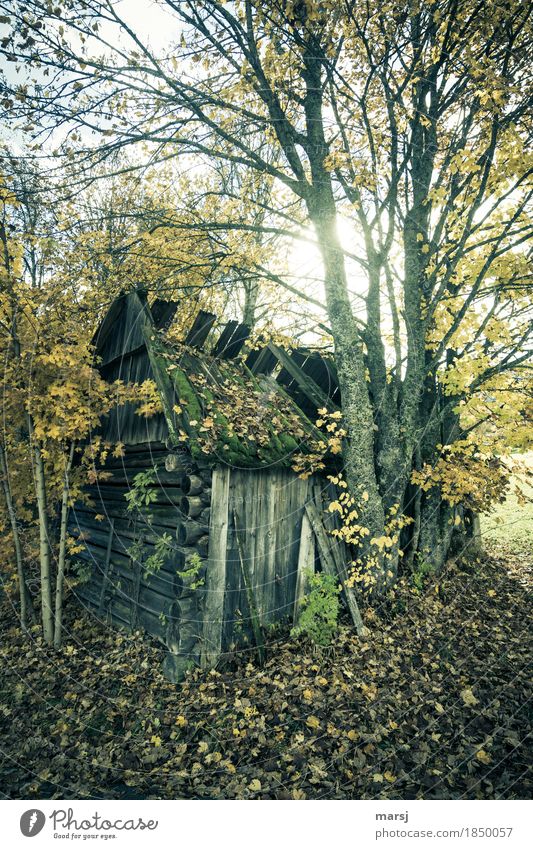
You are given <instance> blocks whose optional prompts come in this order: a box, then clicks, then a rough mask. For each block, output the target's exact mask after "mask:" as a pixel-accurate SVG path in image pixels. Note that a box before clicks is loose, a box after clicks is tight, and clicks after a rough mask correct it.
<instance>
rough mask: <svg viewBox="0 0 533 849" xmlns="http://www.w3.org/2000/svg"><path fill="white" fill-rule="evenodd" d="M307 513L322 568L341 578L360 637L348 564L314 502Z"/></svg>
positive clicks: (358, 614)
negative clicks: (349, 584) (329, 534)
mask: <svg viewBox="0 0 533 849" xmlns="http://www.w3.org/2000/svg"><path fill="white" fill-rule="evenodd" d="M305 511H306V513H307V515H308V517H309V521H310V522H311V525H312V528H313V531H314V532H315V536H316V540H317V544H318V550H319V554H320V560H321V562H322V567H323V569H324V571H325V572H326V573H327V574H328V575H333V576H334V577H337V578H339V580H340V582H341V585H342V589H343V593H344V597H345V599H346V604H347V605H348V610H349V611H350V616H351V617H352V621H353V624H354V626H355V630H356V632H357V634H358V635H359V636H361V635H362V634H363V633H364V625H363V619H362V617H361V612H360V610H359V605H358V603H357V599H356V596H355V593H354V591H353V588H352V587H349V586H347V585H346V581H347V578H348V573H347V569H346V564H345V563H344V562H343V558H341V557H339V551H338V549H336V548H335V546H332V545H331V543H330V539H331V537H329V536H328V534H327V531H326V528H325V527H324V523H323V520H322V517H321V515H320V513H319V511H318V508H317V507H316V505H315V504H313V503H312V502H309V503H307V504H306V505H305Z"/></svg>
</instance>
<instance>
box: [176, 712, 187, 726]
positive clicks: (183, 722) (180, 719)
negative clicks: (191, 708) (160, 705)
mask: <svg viewBox="0 0 533 849" xmlns="http://www.w3.org/2000/svg"><path fill="white" fill-rule="evenodd" d="M176 725H179V727H180V728H183V727H184V726H185V725H187V720H186V719H185V717H184V716H182V715H181V714H179V716H177V717H176Z"/></svg>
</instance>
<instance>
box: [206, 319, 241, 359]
mask: <svg viewBox="0 0 533 849" xmlns="http://www.w3.org/2000/svg"><path fill="white" fill-rule="evenodd" d="M249 335H250V328H249V327H248V325H246V324H240V323H239V322H238V321H228V323H227V324H226V326H225V328H224V330H223V331H222V333H221V334H220V338H219V340H218V342H217V343H216V345H215V347H214V348H213V351H212V354H213V356H214V357H220V359H223V360H231V359H233V357H236V356H237V354H239V353H240V351H241V349H242V347H243V345H244V343H245V342H246V340H247V339H248V337H249Z"/></svg>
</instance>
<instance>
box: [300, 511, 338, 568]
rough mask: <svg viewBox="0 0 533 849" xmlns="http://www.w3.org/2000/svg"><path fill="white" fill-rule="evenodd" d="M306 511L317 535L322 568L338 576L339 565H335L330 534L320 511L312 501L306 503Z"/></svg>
mask: <svg viewBox="0 0 533 849" xmlns="http://www.w3.org/2000/svg"><path fill="white" fill-rule="evenodd" d="M305 512H306V514H307V518H308V519H309V521H310V523H311V527H312V529H313V531H314V534H315V537H316V541H317V545H318V552H319V555H320V561H321V563H322V569H323V570H324V572H325V573H326V574H327V575H331V576H333V577H334V578H336V577H337V567H336V565H335V560H334V557H333V553H332V551H331V546H330V542H329V539H328V535H327V533H326V529H325V528H324V525H323V523H322V518H321V516H320V513H319V512H318V509H317V508H316V506H315V505H314V504H313V503H312V502H308V503H307V504H306V505H305Z"/></svg>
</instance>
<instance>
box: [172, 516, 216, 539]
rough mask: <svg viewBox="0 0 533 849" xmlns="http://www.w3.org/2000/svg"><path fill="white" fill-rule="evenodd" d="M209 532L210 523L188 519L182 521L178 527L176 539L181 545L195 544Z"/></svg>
mask: <svg viewBox="0 0 533 849" xmlns="http://www.w3.org/2000/svg"><path fill="white" fill-rule="evenodd" d="M208 532H209V526H208V525H206V524H200V523H199V522H194V521H192V520H186V521H184V522H180V524H179V525H178V527H177V528H176V540H177V542H178V544H179V545H194V544H195V543H196V542H198V540H199V539H201V537H203V536H205V535H206V534H208ZM208 538H209V537H208Z"/></svg>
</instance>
